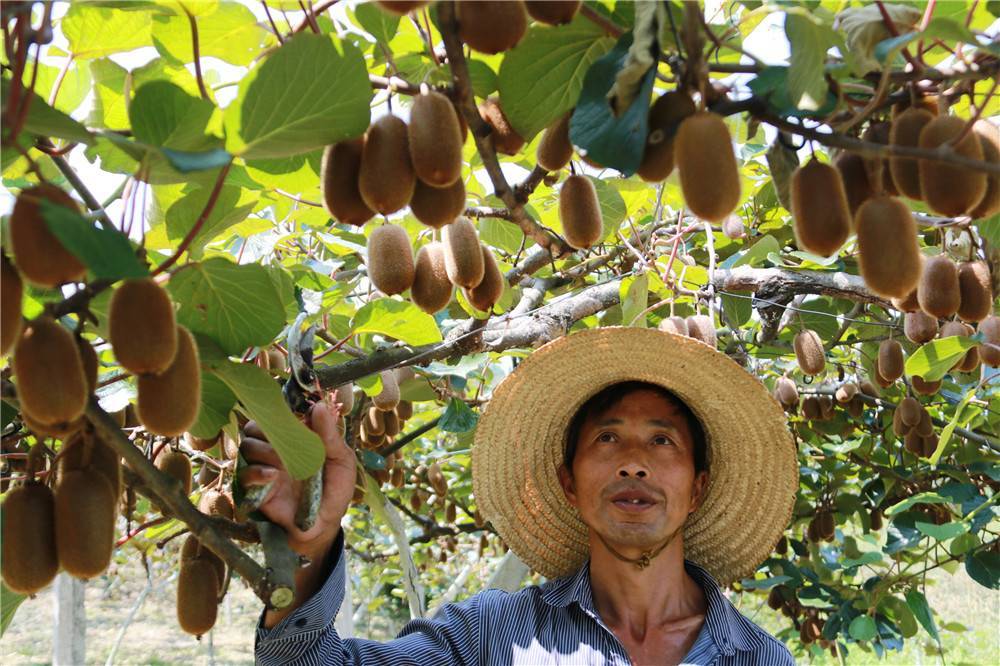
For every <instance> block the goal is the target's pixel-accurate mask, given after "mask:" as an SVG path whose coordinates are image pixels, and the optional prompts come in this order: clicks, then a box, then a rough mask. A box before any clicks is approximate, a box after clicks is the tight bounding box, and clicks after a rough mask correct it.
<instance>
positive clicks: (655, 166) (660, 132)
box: [636, 91, 698, 183]
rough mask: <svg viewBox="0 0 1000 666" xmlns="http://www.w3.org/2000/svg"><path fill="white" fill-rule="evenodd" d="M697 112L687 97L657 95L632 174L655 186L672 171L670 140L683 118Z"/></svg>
mask: <svg viewBox="0 0 1000 666" xmlns="http://www.w3.org/2000/svg"><path fill="white" fill-rule="evenodd" d="M697 110H698V107H696V106H695V104H694V102H693V101H692V100H691V97H690V95H688V94H687V93H683V92H676V91H673V92H668V93H665V94H663V95H661V96H660V97H659V98H658V99H657V100H656V101H655V102H653V106H651V107H650V109H649V120H648V125H649V130H648V133H647V134H646V146H645V148H643V152H642V163H641V164H640V165H639V170H638V171H637V172H636V173H638V174H639V177H640V178H642V179H643V180H644V181H646V182H647V183H658V182H660V181H661V180H663V179H665V178H666V177H667V176H669V175H670V173H671V172H672V171H673V170H674V137H675V136H676V135H677V129H678V127H679V126H680V124H681V121H683V120H684V119H685V118H687V117H688V116H690V115H693V114H694V113H695V112H696V111H697Z"/></svg>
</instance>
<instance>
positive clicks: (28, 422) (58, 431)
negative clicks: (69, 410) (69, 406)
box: [21, 411, 87, 440]
mask: <svg viewBox="0 0 1000 666" xmlns="http://www.w3.org/2000/svg"><path fill="white" fill-rule="evenodd" d="M21 420H22V421H24V426H25V427H26V428H27V429H28V430H30V431H31V432H33V433H34V434H35V436H36V437H52V438H55V439H62V440H65V439H68V438H69V437H71V436H72V435H73V434H74V433H76V432H78V431H79V430H80V429H81V428H83V426H84V425H86V423H87V419H86V418H85V417H83V416H81V417H79V418H77V419H74V420H72V421H62V422H60V423H54V424H51V425H44V424H41V423H39V422H38V421H35V420H33V419H32V418H31V416H30V415H28V413H27V412H25V411H22V412H21Z"/></svg>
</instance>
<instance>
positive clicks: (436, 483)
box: [427, 463, 448, 497]
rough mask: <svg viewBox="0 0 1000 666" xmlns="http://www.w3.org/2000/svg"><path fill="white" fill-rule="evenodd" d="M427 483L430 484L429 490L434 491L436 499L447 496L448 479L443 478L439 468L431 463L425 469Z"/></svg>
mask: <svg viewBox="0 0 1000 666" xmlns="http://www.w3.org/2000/svg"><path fill="white" fill-rule="evenodd" d="M427 482H428V483H430V484H431V488H433V489H434V492H435V493H436V494H437V496H438V497H444V496H445V495H447V494H448V479H446V478H445V476H444V473H443V472H442V471H441V466H440V465H438V464H437V463H431V464H430V466H429V467H428V468H427Z"/></svg>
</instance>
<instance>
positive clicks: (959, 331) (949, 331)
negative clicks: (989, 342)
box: [941, 321, 979, 372]
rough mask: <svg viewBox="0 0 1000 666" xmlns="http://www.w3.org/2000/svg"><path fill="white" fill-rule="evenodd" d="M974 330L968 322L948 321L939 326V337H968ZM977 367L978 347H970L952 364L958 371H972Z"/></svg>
mask: <svg viewBox="0 0 1000 666" xmlns="http://www.w3.org/2000/svg"><path fill="white" fill-rule="evenodd" d="M974 333H975V331H974V330H973V328H972V327H971V326H969V325H968V324H965V323H962V322H960V321H949V322H947V323H946V324H945V325H944V326H942V327H941V337H942V338H944V337H948V336H949V335H962V336H965V337H969V336H971V335H973V334H974ZM978 367H979V347H978V346H976V347H972V348H971V349H969V351H967V352H965V355H964V356H963V357H962V358H961V360H959V362H958V363H956V364H955V365H954V366H952V368H953V369H955V370H958V371H959V372H972V371H973V370H975V369H976V368H978Z"/></svg>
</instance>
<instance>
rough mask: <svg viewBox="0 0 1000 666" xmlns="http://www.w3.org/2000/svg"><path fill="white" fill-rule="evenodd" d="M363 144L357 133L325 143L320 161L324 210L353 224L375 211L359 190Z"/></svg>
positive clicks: (372, 214) (339, 219)
mask: <svg viewBox="0 0 1000 666" xmlns="http://www.w3.org/2000/svg"><path fill="white" fill-rule="evenodd" d="M364 145H365V141H364V139H363V138H360V137H359V138H357V139H350V140H348V141H341V142H340V143H336V144H334V145H332V146H327V147H326V148H325V149H324V150H323V160H322V161H321V162H320V176H319V179H320V183H321V184H322V188H323V206H324V207H325V208H326V212H328V213H329V214H330V216H331V217H333V218H334V219H335V220H337V221H338V222H340V223H342V224H351V225H354V226H356V227H360V226H361V225H363V224H364V223H365V222H367V221H368V220H370V219H371V218H372V216H374V215H375V211H373V210H372V209H371V208H369V207H368V204H366V203H365V200H364V199H362V198H361V192H360V191H359V190H358V174H359V173H360V171H361V152H362V150H363V148H364Z"/></svg>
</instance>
